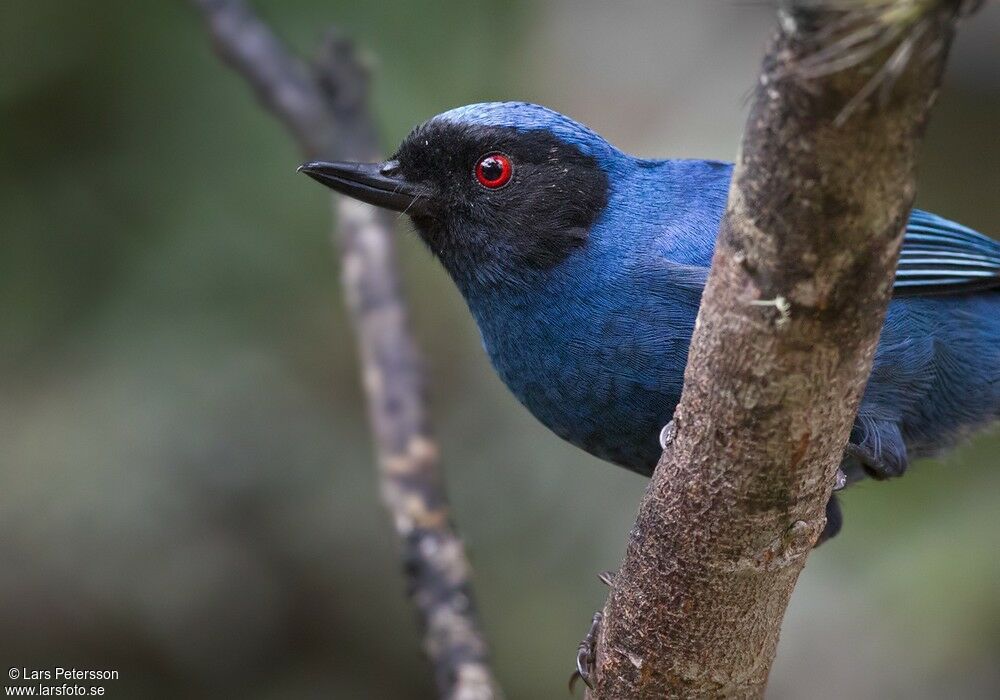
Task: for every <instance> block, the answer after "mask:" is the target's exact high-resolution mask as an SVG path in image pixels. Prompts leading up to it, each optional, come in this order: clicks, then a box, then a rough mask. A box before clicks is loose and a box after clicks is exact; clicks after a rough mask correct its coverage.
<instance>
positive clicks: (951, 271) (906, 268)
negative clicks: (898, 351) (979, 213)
mask: <svg viewBox="0 0 1000 700" xmlns="http://www.w3.org/2000/svg"><path fill="white" fill-rule="evenodd" d="M990 287H1000V242H997V241H994V240H993V239H992V238H988V237H986V236H984V235H982V234H981V233H976V232H975V231H973V230H972V229H970V228H966V227H965V226H962V225H960V224H956V223H954V222H953V221H948V220H947V219H942V218H941V217H940V216H935V215H934V214H929V213H927V212H925V211H920V210H919V209H914V210H913V213H912V214H911V215H910V222H909V223H908V224H907V226H906V235H905V237H904V238H903V249H902V250H901V251H900V254H899V265H898V267H897V268H896V281H895V284H894V285H893V294H894V295H895V296H897V297H899V296H914V295H930V294H957V293H959V292H971V291H975V290H980V289H987V288H990Z"/></svg>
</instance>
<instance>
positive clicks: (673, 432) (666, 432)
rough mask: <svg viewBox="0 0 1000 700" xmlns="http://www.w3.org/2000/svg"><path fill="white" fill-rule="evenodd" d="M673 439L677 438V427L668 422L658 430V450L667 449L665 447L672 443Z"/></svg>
mask: <svg viewBox="0 0 1000 700" xmlns="http://www.w3.org/2000/svg"><path fill="white" fill-rule="evenodd" d="M675 437H677V426H676V425H675V424H674V422H673V421H670V422H669V423H667V424H666V425H665V426H663V428H661V429H660V449H661V450H665V449H667V445H669V444H670V443H672V442H673V441H674V438H675Z"/></svg>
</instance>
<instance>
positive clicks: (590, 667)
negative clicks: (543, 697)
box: [569, 577, 604, 693]
mask: <svg viewBox="0 0 1000 700" xmlns="http://www.w3.org/2000/svg"><path fill="white" fill-rule="evenodd" d="M601 580H602V581H603V580H604V579H603V577H602V579H601ZM603 618H604V614H603V613H602V612H601V611H599V610H598V611H597V612H595V613H594V619H593V620H591V622H590V629H589V630H587V634H586V635H584V637H583V639H582V640H581V641H580V646H578V647H577V649H576V670H575V671H573V675H572V676H570V677H569V692H570V693H572V692H573V688H574V687H575V686H576V679H577V678H579V679H580V680H582V681H583V682H584V683H585V684H586V686H587V687H588V688H590V689H591V690H593V689H594V682H593V681H592V680H591V675H592V673H593V671H594V645H595V644H596V643H597V630H599V629H600V627H601V620H602V619H603Z"/></svg>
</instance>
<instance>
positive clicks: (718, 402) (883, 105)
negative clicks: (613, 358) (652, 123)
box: [592, 0, 963, 698]
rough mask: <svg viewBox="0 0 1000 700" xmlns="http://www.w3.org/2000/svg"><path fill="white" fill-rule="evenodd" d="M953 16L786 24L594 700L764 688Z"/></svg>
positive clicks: (801, 18)
mask: <svg viewBox="0 0 1000 700" xmlns="http://www.w3.org/2000/svg"><path fill="white" fill-rule="evenodd" d="M962 4H963V3H959V2H957V1H951V0H947V1H946V0H940V1H939V0H899V1H888V0H881V1H878V0H855V1H854V2H839V1H837V0H833V1H832V2H821V1H818V0H806V1H804V2H800V3H792V6H791V7H788V8H787V9H786V10H785V11H784V12H783V13H782V16H781V26H780V29H779V31H778V32H777V36H776V38H775V39H774V40H773V42H772V44H771V46H770V49H769V51H768V54H767V57H766V59H765V62H764V68H763V72H762V75H761V78H760V83H759V85H758V87H757V90H756V95H755V98H754V101H753V107H752V109H751V113H750V116H749V120H748V123H747V128H746V133H745V136H744V139H743V145H742V152H741V154H740V157H739V159H738V163H737V168H736V171H735V174H734V177H733V183H732V187H731V189H730V193H729V204H728V208H727V212H726V216H725V219H724V221H723V224H722V227H721V230H720V234H719V238H718V243H717V247H716V252H715V257H714V260H713V263H712V271H711V274H710V276H709V280H708V283H707V286H706V289H705V292H704V296H703V298H702V304H701V310H700V312H699V315H698V322H697V325H696V328H695V333H694V338H693V340H692V344H691V349H690V355H689V359H688V366H687V370H686V372H685V382H684V392H683V396H682V398H681V402H680V405H679V406H678V409H677V412H676V414H675V417H674V430H673V431H672V433H673V435H672V440H671V441H670V443H669V444H668V446H667V449H666V450H665V452H664V454H663V457H662V459H661V460H660V464H659V466H658V467H657V470H656V472H655V474H654V475H653V479H652V481H651V482H650V484H649V487H648V489H647V491H646V494H645V496H644V498H643V500H642V503H641V505H640V508H639V514H638V517H637V520H636V524H635V527H634V529H633V530H632V533H631V535H630V538H629V542H628V547H627V551H626V555H625V560H624V563H623V565H622V567H621V570H620V571H619V573H618V575H617V577H616V578H615V581H614V585H613V587H612V591H611V594H610V596H609V599H608V601H607V604H606V607H605V610H604V624H603V626H602V629H601V632H600V635H599V639H598V645H597V656H598V658H597V668H596V690H595V691H594V692H593V693H592V695H593V696H594V697H600V698H633V697H636V698H637V697H704V696H708V697H718V696H726V697H730V696H732V697H757V696H760V695H761V694H762V693H763V690H764V686H765V684H766V682H767V677H768V672H769V670H770V668H771V662H772V660H773V657H774V652H775V648H776V645H777V642H778V632H779V629H780V626H781V621H782V618H783V616H784V612H785V608H786V606H787V604H788V601H789V597H790V596H791V593H792V589H793V588H794V586H795V582H796V580H797V578H798V575H799V572H800V571H801V570H802V567H803V566H804V564H805V561H806V556H807V555H808V554H809V552H810V551H811V548H812V546H813V544H814V542H815V541H816V539H817V537H818V536H819V534H820V532H821V531H822V529H823V525H824V522H825V519H824V507H825V505H826V502H827V500H828V499H829V497H830V493H831V489H832V486H833V484H834V478H835V472H836V470H837V466H838V463H839V461H840V458H841V455H842V452H843V449H844V446H845V444H846V442H847V439H848V435H849V432H850V429H851V425H852V422H853V420H854V416H855V413H856V410H857V407H858V403H859V401H860V397H861V394H862V391H863V389H864V386H865V383H866V381H867V377H868V373H869V371H870V368H871V362H872V356H873V353H874V349H875V346H876V343H877V340H878V335H879V331H880V328H881V325H882V321H883V318H884V314H885V310H886V307H887V305H888V301H889V297H890V294H891V286H892V277H893V270H894V267H895V263H896V259H897V255H898V251H899V247H900V242H901V238H902V233H903V229H904V225H905V221H906V218H907V215H908V212H909V209H910V206H911V204H912V200H913V196H914V171H915V162H916V150H917V144H918V142H919V140H920V138H921V135H922V133H923V130H924V125H925V123H926V120H927V116H928V112H929V110H930V106H931V103H932V102H933V98H934V95H935V93H936V90H937V87H938V84H939V80H940V77H941V72H942V68H943V66H944V63H945V56H946V54H947V49H948V45H949V43H950V40H951V36H952V32H953V25H954V20H955V17H956V15H957V13H958V12H959V11H960V9H961V8H960V5H962ZM831 6H834V8H835V9H830V8H831Z"/></svg>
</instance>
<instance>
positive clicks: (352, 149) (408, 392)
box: [192, 0, 499, 700]
mask: <svg viewBox="0 0 1000 700" xmlns="http://www.w3.org/2000/svg"><path fill="white" fill-rule="evenodd" d="M192 2H193V4H194V5H195V7H196V8H197V9H198V10H199V11H200V12H201V14H202V16H203V17H204V19H205V22H206V24H207V27H208V31H209V33H210V34H211V36H212V39H213V42H214V44H215V48H216V50H217V51H218V53H219V55H220V56H221V57H222V58H223V59H224V60H225V61H226V62H227V63H228V64H229V65H230V66H231V67H232V68H233V69H235V70H236V71H237V72H238V73H240V74H241V75H242V76H243V77H244V78H245V79H246V80H247V82H249V83H250V84H251V85H252V86H253V88H254V90H255V91H256V92H257V95H258V97H259V98H260V100H261V102H262V103H263V104H264V106H265V107H266V108H267V109H268V110H269V111H270V112H271V113H272V114H274V115H275V116H276V117H277V118H278V119H279V120H281V121H282V122H283V123H284V124H285V126H286V127H287V128H288V129H289V131H291V132H292V134H293V135H294V136H295V138H296V140H297V141H298V142H299V144H300V145H301V146H302V149H303V152H304V153H305V154H306V156H307V157H309V158H328V159H358V160H377V159H378V157H379V156H378V148H377V145H376V138H375V129H374V126H373V122H372V119H371V117H370V115H369V112H368V107H367V88H368V76H367V72H366V70H365V68H364V66H363V65H362V64H361V63H360V62H359V60H358V57H357V55H356V52H355V50H354V48H353V46H352V45H351V44H350V42H348V41H346V40H344V39H343V38H341V37H340V36H339V35H337V34H336V33H331V34H330V35H329V36H328V37H327V39H326V41H325V42H324V44H323V46H322V49H321V51H320V53H319V55H318V56H317V58H316V59H315V61H314V62H313V63H312V64H307V63H305V62H303V61H301V60H299V59H298V58H297V57H295V56H293V55H292V54H291V53H289V51H288V50H287V49H286V48H285V46H284V44H283V43H282V42H281V41H280V40H279V39H278V38H277V37H276V36H275V34H274V33H273V32H272V31H271V29H270V28H269V27H268V26H267V25H266V24H265V23H264V22H262V21H261V20H260V19H259V18H258V17H257V16H256V15H255V14H254V12H253V11H252V9H251V8H250V7H249V6H248V5H247V4H246V3H245V2H243V0H192ZM333 201H334V209H335V212H336V218H337V221H338V227H337V232H336V238H337V241H338V243H339V247H340V251H341V258H342V265H343V282H344V288H345V291H346V296H347V304H348V308H349V310H350V312H351V316H352V318H353V322H354V326H355V329H356V331H357V335H358V347H359V355H360V360H361V365H362V367H361V373H362V377H363V383H364V389H365V393H366V394H367V397H368V412H369V418H370V421H371V424H372V426H373V429H374V432H375V444H376V449H377V452H378V457H379V465H380V470H379V474H380V482H381V491H382V498H383V501H384V503H385V506H386V508H387V509H388V510H389V513H390V515H391V517H392V520H393V523H394V525H395V528H396V532H397V535H398V536H399V539H400V544H401V547H402V555H403V561H404V570H405V572H406V576H407V586H408V589H409V593H410V596H411V599H412V601H413V603H414V605H415V607H416V609H417V613H418V617H419V621H420V624H421V628H422V629H423V633H424V649H425V651H426V653H427V655H428V657H429V658H430V660H431V662H432V664H433V666H434V670H435V677H436V680H437V685H438V688H439V691H440V694H441V696H442V697H446V698H460V699H462V700H474V699H484V700H485V699H488V698H494V697H497V696H498V695H499V691H498V686H497V684H496V682H495V680H494V678H493V674H492V671H491V669H490V666H489V651H488V648H487V644H486V641H485V637H484V636H483V634H482V631H481V630H480V628H479V622H478V619H477V615H476V611H475V606H474V603H473V596H472V583H471V570H470V567H469V562H468V559H467V557H466V555H465V550H464V547H463V545H462V541H461V540H460V539H459V537H458V535H457V534H456V533H455V531H454V529H453V527H452V524H451V518H450V513H449V507H448V502H447V499H446V497H445V493H444V483H443V480H442V476H441V472H440V469H439V465H438V449H437V445H436V443H435V441H434V439H433V437H432V436H431V433H430V428H429V424H428V420H427V412H426V407H425V404H424V385H423V384H424V382H423V376H422V372H421V365H420V359H419V356H418V353H417V349H416V346H415V344H414V342H413V339H412V336H411V334H410V331H409V324H408V320H407V312H406V306H405V304H404V303H403V296H402V293H401V291H400V283H399V273H398V270H397V267H396V260H395V245H394V238H393V235H392V234H393V231H392V219H391V218H390V217H388V216H387V215H385V214H384V213H382V212H379V211H376V210H375V209H373V208H372V207H370V206H368V205H365V204H361V203H359V202H355V201H354V200H348V199H343V198H339V197H336V196H335V197H334V200H333Z"/></svg>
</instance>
